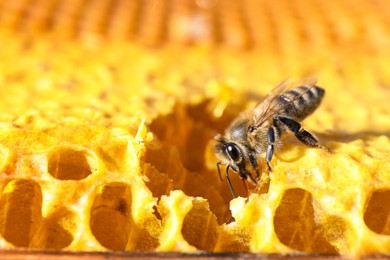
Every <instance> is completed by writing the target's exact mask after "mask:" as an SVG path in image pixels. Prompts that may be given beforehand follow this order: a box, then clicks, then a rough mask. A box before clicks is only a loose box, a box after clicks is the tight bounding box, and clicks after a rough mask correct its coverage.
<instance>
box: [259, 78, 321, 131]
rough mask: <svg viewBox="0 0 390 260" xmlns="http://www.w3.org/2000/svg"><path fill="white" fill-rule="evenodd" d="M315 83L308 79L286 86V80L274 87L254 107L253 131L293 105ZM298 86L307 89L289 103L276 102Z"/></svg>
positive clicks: (315, 80)
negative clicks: (282, 95)
mask: <svg viewBox="0 0 390 260" xmlns="http://www.w3.org/2000/svg"><path fill="white" fill-rule="evenodd" d="M316 83H317V79H314V78H309V79H304V80H302V81H299V82H295V83H293V84H288V82H287V80H285V81H283V82H281V83H280V84H278V85H277V86H276V87H274V88H273V89H272V90H271V92H270V93H269V94H268V95H267V96H266V97H265V99H264V100H263V101H262V102H260V104H259V105H257V106H256V107H255V109H254V116H255V120H254V121H255V124H254V125H253V127H254V129H258V128H259V127H261V126H262V125H263V124H264V123H265V122H268V120H269V119H270V118H271V117H273V116H274V115H277V114H278V113H279V112H280V111H282V110H283V108H285V107H286V106H288V105H290V104H292V103H294V101H295V100H297V99H299V98H300V97H301V96H303V95H304V94H305V93H307V92H308V91H309V90H310V89H311V88H313V87H314V86H315V85H316ZM299 86H307V87H308V89H307V90H306V91H305V92H303V93H301V95H299V96H296V97H295V98H294V99H291V100H289V102H287V103H281V102H278V99H277V98H278V97H279V96H280V95H281V94H283V93H284V92H287V91H289V90H291V89H293V88H296V87H299Z"/></svg>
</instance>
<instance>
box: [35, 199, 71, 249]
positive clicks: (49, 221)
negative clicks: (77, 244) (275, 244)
mask: <svg viewBox="0 0 390 260" xmlns="http://www.w3.org/2000/svg"><path fill="white" fill-rule="evenodd" d="M76 228H77V218H76V216H75V214H74V212H73V211H71V210H69V209H67V208H65V207H63V206H59V207H57V208H56V210H55V211H54V212H52V213H51V214H49V216H47V217H46V218H45V219H44V220H43V221H42V223H41V226H40V229H39V230H38V231H37V232H35V234H34V237H33V239H32V242H31V243H30V247H32V248H42V249H57V250H58V249H62V248H65V247H67V246H69V245H70V244H71V243H72V241H73V233H74V232H76Z"/></svg>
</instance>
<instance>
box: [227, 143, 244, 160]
mask: <svg viewBox="0 0 390 260" xmlns="http://www.w3.org/2000/svg"><path fill="white" fill-rule="evenodd" d="M226 151H227V154H228V155H229V157H230V159H232V160H233V161H234V162H238V161H240V160H241V151H240V149H239V148H238V147H237V145H236V144H234V143H227V144H226Z"/></svg>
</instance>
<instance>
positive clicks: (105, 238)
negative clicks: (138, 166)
mask: <svg viewBox="0 0 390 260" xmlns="http://www.w3.org/2000/svg"><path fill="white" fill-rule="evenodd" d="M131 200H132V194H131V189H130V187H129V186H128V185H127V184H125V183H120V182H113V183H109V184H106V185H103V186H101V187H99V188H98V190H97V194H96V197H95V200H94V203H93V205H92V208H91V218H90V227H91V231H92V233H93V235H94V236H95V238H96V239H97V240H98V241H99V243H100V244H101V245H102V246H104V247H107V248H109V249H112V250H136V251H147V250H153V249H154V248H156V247H157V246H158V240H157V238H155V237H153V236H151V235H150V234H149V233H148V232H147V231H146V230H144V229H142V228H141V227H138V226H137V225H136V224H135V223H134V221H133V218H132V216H131Z"/></svg>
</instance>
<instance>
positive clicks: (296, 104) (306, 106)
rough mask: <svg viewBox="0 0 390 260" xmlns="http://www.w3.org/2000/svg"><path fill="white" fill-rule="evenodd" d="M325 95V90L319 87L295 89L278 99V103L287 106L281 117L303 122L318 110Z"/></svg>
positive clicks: (281, 112)
mask: <svg viewBox="0 0 390 260" xmlns="http://www.w3.org/2000/svg"><path fill="white" fill-rule="evenodd" d="M324 94H325V90H324V89H322V88H320V87H317V86H314V87H306V86H301V87H297V88H293V89H291V90H289V91H287V92H285V93H283V94H281V95H280V96H279V97H278V102H280V103H281V105H282V104H285V106H284V107H283V109H282V110H281V111H280V115H284V116H286V117H290V118H292V119H295V120H297V121H301V120H303V119H305V117H307V116H308V115H310V114H311V113H313V112H314V110H316V108H317V107H318V106H319V105H320V103H321V100H322V97H323V96H324ZM291 101H293V102H291ZM282 106H283V105H282Z"/></svg>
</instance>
